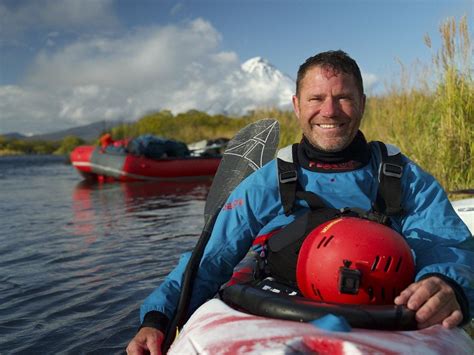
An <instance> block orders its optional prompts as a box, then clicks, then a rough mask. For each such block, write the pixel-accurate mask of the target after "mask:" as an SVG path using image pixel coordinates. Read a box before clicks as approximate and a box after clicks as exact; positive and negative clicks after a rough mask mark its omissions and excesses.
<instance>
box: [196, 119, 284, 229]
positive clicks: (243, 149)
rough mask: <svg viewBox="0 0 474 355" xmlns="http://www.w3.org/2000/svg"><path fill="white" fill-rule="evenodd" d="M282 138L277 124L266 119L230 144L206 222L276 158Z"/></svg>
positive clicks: (216, 178) (209, 200)
mask: <svg viewBox="0 0 474 355" xmlns="http://www.w3.org/2000/svg"><path fill="white" fill-rule="evenodd" d="M279 135H280V126H279V124H278V121H276V120H274V119H263V120H260V121H257V122H254V123H252V124H250V125H248V126H246V127H244V128H242V129H241V130H240V131H239V132H238V133H237V134H236V135H235V136H234V138H232V139H231V140H230V141H229V143H228V144H227V149H226V150H225V152H224V155H223V157H222V161H221V163H220V165H219V168H218V169H217V172H216V175H215V176H214V179H213V181H212V186H211V189H210V190H209V195H208V196H207V201H206V207H205V208H204V217H205V220H206V221H207V220H209V217H210V216H212V215H214V214H216V213H217V212H218V211H219V210H220V209H221V208H222V206H223V205H224V203H225V201H226V200H227V198H228V197H229V195H230V193H231V192H232V191H233V190H234V189H235V187H236V186H237V185H238V184H239V183H240V182H241V181H242V180H244V179H245V178H246V177H247V176H249V175H250V174H251V173H253V172H254V171H255V170H257V169H259V168H261V167H262V166H263V165H264V164H266V163H267V162H269V161H270V160H272V159H273V158H274V157H275V153H276V150H277V148H278V142H279Z"/></svg>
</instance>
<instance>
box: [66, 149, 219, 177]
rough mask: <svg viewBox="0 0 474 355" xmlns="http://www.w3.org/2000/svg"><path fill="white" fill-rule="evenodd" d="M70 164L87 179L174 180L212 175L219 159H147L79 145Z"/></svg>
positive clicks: (203, 157) (71, 156)
mask: <svg viewBox="0 0 474 355" xmlns="http://www.w3.org/2000/svg"><path fill="white" fill-rule="evenodd" d="M70 158H71V163H72V165H73V166H74V167H75V168H76V169H77V171H78V172H79V173H80V174H81V175H82V176H83V177H84V178H85V179H87V180H98V181H140V180H150V181H176V180H180V181H183V180H187V179H188V180H189V179H196V178H209V177H212V176H214V174H215V173H216V171H217V168H218V166H219V163H220V161H221V156H208V155H206V156H186V157H169V158H160V159H150V158H146V157H144V156H139V155H133V154H127V153H114V152H107V151H104V150H103V149H101V148H100V147H96V146H79V147H77V148H75V149H74V150H73V151H72V152H71V155H70Z"/></svg>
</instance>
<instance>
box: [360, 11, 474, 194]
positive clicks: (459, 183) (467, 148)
mask: <svg viewBox="0 0 474 355" xmlns="http://www.w3.org/2000/svg"><path fill="white" fill-rule="evenodd" d="M439 30H440V35H441V40H442V46H441V49H439V50H438V51H437V52H435V53H434V54H433V60H432V62H431V63H430V65H428V66H425V67H424V68H422V69H423V70H421V71H417V72H415V77H413V76H411V75H413V73H410V72H409V71H408V70H407V69H406V67H405V66H404V65H403V64H401V75H400V82H399V83H398V85H392V86H391V87H390V89H389V93H388V94H387V95H384V96H383V97H374V98H371V99H369V100H368V103H367V111H366V115H365V118H364V120H363V124H362V129H363V131H364V132H365V133H366V135H367V136H368V138H371V139H382V140H385V141H387V142H391V143H393V144H396V145H398V146H399V147H400V148H401V149H402V151H403V152H404V153H405V154H406V155H408V156H409V157H410V158H412V159H413V160H414V161H415V162H417V163H418V164H420V165H421V166H422V167H424V168H425V169H426V170H428V171H430V172H431V173H432V174H433V175H434V176H435V177H436V178H437V179H438V180H439V181H440V182H441V184H442V185H443V186H444V187H445V189H447V190H456V189H463V188H473V187H474V169H473V157H474V140H473V138H474V82H473V72H472V69H473V68H472V47H471V41H470V36H469V31H468V23H467V18H466V17H463V18H462V19H461V20H460V21H459V23H458V24H457V23H456V21H455V20H454V19H448V20H447V21H446V22H444V23H443V24H442V25H441V26H440V29H439ZM425 44H426V45H427V46H428V47H429V48H431V38H430V37H429V36H426V37H425Z"/></svg>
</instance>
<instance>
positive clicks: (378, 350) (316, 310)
mask: <svg viewBox="0 0 474 355" xmlns="http://www.w3.org/2000/svg"><path fill="white" fill-rule="evenodd" d="M453 207H454V208H455V210H456V212H457V213H458V214H459V215H460V216H461V218H462V219H463V220H464V222H465V223H466V224H467V225H468V227H470V229H471V232H472V226H473V224H472V223H473V222H474V221H473V217H474V214H473V212H474V199H467V200H462V201H455V202H453ZM254 271H255V260H254V258H252V256H251V255H250V254H249V255H248V257H247V258H245V259H244V260H243V261H242V262H241V263H240V264H239V266H238V267H237V268H236V270H235V271H234V275H233V277H232V279H231V281H230V282H229V283H228V285H227V286H226V287H224V288H223V289H221V291H220V296H221V298H222V299H223V300H225V302H226V303H228V304H232V305H233V307H234V308H232V307H230V306H229V305H227V304H226V303H224V302H223V300H221V299H217V298H216V299H213V300H210V301H208V302H206V303H205V304H204V305H202V306H201V307H200V308H199V309H198V310H197V311H196V312H195V313H194V314H193V315H192V316H191V318H190V319H189V320H188V322H187V323H186V324H185V326H184V327H183V329H182V331H181V333H180V334H179V336H178V337H177V339H176V340H175V342H174V343H173V345H172V346H171V348H170V351H169V354H289V353H298V354H314V353H317V354H331V355H333V354H334V355H339V354H420V355H427V354H440V355H441V354H443V355H444V354H456V355H458V354H469V355H472V354H474V341H473V340H472V339H471V337H470V336H469V335H468V334H467V333H466V332H465V331H464V330H463V329H461V328H455V329H445V328H443V327H442V326H441V325H436V326H432V327H429V328H426V329H422V330H400V329H416V324H415V326H413V324H411V323H413V322H410V314H409V313H406V312H402V313H399V312H398V311H396V310H395V308H394V309H390V308H389V307H387V308H386V309H385V308H384V309H383V311H381V310H378V309H370V310H369V309H364V308H360V309H343V308H341V307H335V308H334V309H331V306H330V305H328V304H326V305H324V304H320V305H317V306H315V304H312V303H311V302H310V301H305V300H301V299H299V298H298V297H295V296H292V297H287V296H285V295H283V293H287V294H288V292H287V291H285V290H284V289H283V288H281V287H278V285H276V284H274V283H272V282H271V281H270V282H269V283H264V284H263V286H262V284H260V286H258V284H255V283H250V284H247V282H248V281H249V278H251V277H254V276H255V272H254ZM255 285H257V286H255ZM283 291H285V292H283ZM272 293H273V294H272ZM241 310H246V311H247V312H243V311H241ZM394 311H395V313H394ZM248 312H250V313H253V314H250V313H248ZM322 313H324V314H327V313H332V314H336V315H337V314H338V313H339V315H340V314H344V317H345V319H346V320H348V321H349V323H350V324H352V329H350V327H348V328H349V329H350V331H330V330H327V329H330V327H324V326H319V325H320V324H321V323H316V325H315V324H314V322H311V321H310V320H311V319H317V318H319V317H320V316H321V314H322ZM255 314H258V315H255ZM288 319H293V320H288ZM294 319H296V320H298V319H299V320H304V321H305V322H301V321H295V320H294ZM358 324H359V325H358ZM379 325H381V326H380V327H379ZM342 328H343V327H342ZM368 328H371V329H368ZM333 329H335V328H333ZM336 329H337V328H336ZM376 329H384V330H376ZM345 330H347V329H345Z"/></svg>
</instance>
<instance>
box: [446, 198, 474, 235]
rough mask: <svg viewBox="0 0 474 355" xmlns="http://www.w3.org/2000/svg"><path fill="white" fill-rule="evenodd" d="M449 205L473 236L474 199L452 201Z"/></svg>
mask: <svg viewBox="0 0 474 355" xmlns="http://www.w3.org/2000/svg"><path fill="white" fill-rule="evenodd" d="M451 204H452V205H453V207H454V210H455V211H456V213H457V214H458V216H459V217H461V219H462V220H463V221H464V223H465V224H466V226H467V227H468V228H469V230H470V231H471V233H473V234H474V198H466V199H464V200H456V201H452V202H451Z"/></svg>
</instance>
